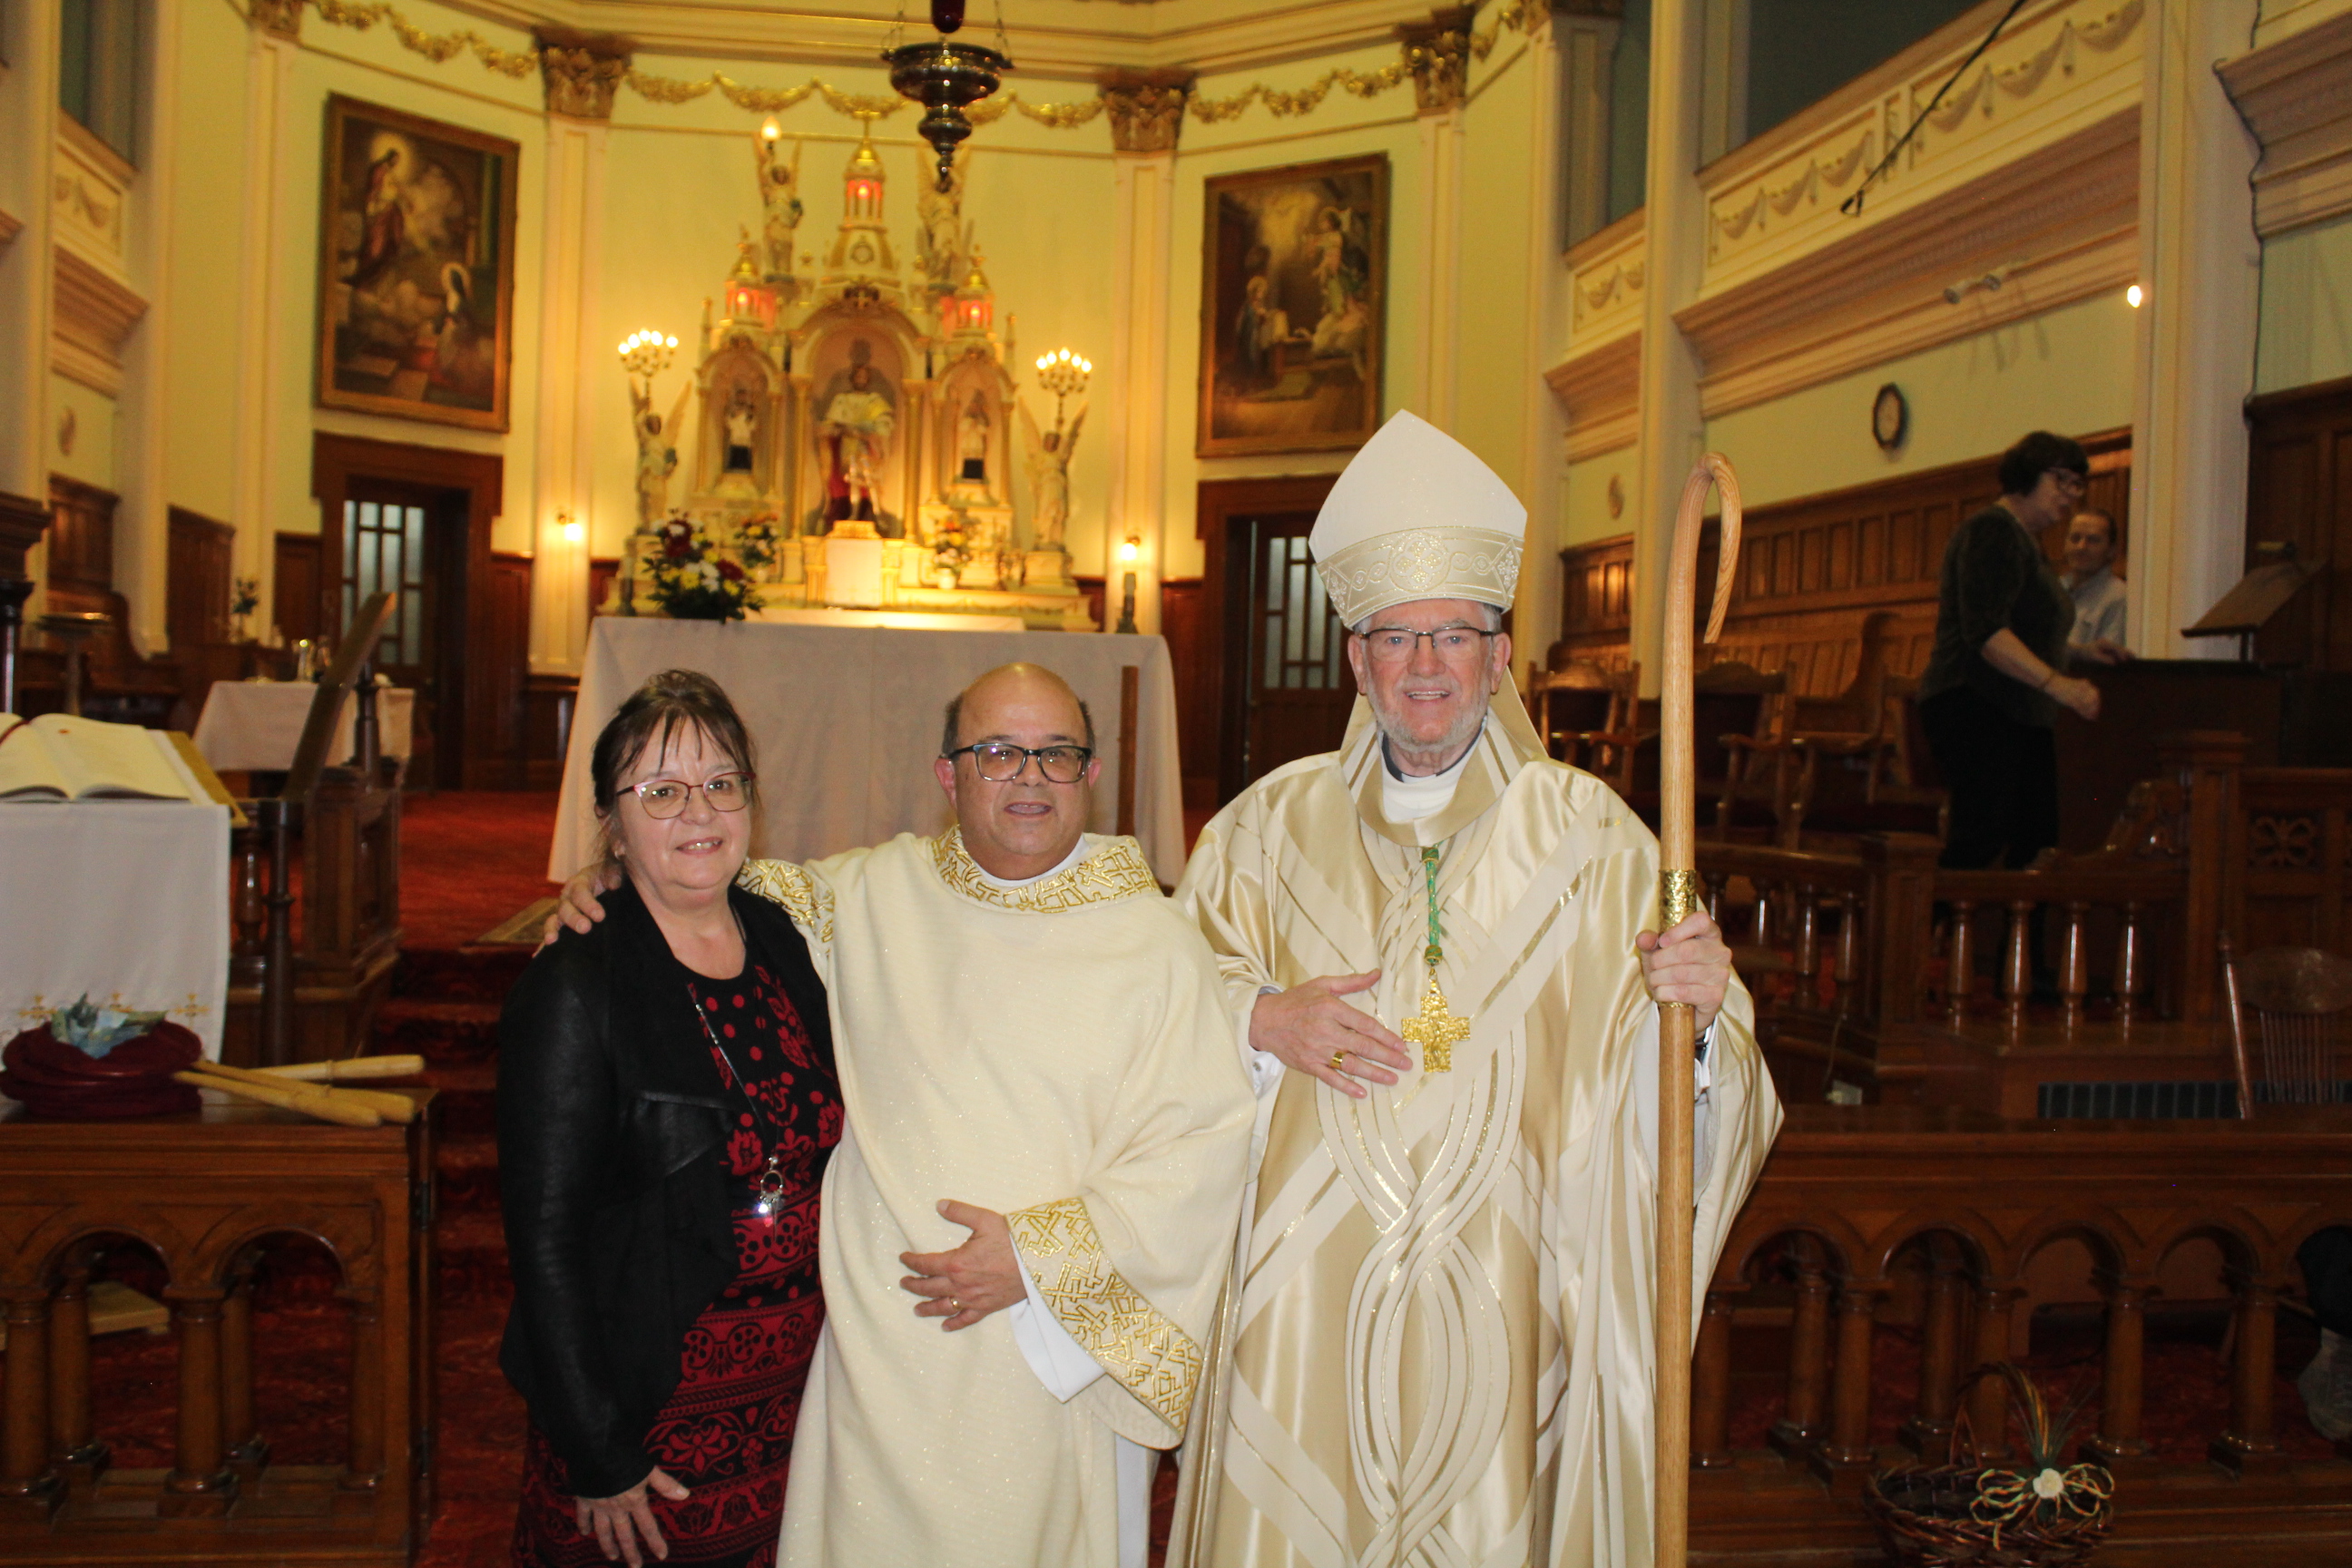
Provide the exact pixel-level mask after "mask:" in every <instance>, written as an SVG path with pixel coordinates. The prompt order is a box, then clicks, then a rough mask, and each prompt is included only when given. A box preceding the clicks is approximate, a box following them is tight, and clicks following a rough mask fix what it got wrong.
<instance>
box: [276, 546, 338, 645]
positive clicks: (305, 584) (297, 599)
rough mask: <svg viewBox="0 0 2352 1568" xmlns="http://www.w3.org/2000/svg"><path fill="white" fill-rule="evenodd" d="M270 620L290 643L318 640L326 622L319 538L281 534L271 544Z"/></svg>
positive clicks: (280, 634) (279, 633)
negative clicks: (321, 582)
mask: <svg viewBox="0 0 2352 1568" xmlns="http://www.w3.org/2000/svg"><path fill="white" fill-rule="evenodd" d="M269 580H270V589H269V619H270V624H271V625H272V626H276V627H277V628H278V635H279V636H280V637H283V638H284V639H285V640H286V641H287V642H288V643H289V644H291V643H293V642H295V641H296V640H298V639H299V638H301V637H317V636H318V635H319V634H320V629H321V628H322V627H323V626H324V625H325V623H324V622H323V621H322V620H321V618H320V605H322V604H323V603H324V598H323V595H324V593H325V590H324V589H323V588H322V587H321V586H320V583H319V536H318V535H317V534H315V533H281V534H279V535H278V536H277V538H276V539H275V540H274V541H272V542H271V551H270V574H269Z"/></svg>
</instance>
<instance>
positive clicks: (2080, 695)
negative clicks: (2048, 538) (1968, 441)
mask: <svg viewBox="0 0 2352 1568" xmlns="http://www.w3.org/2000/svg"><path fill="white" fill-rule="evenodd" d="M2090 475H2091V461H2090V458H2088V457H2086V456H2085V455H2084V451H2083V448H2082V447H2081V445H2080V444H2079V443H2076V442H2074V441H2070V440H2068V439H2067V438H2066V437H2063V436H2053V435H2051V434H2050V433H2048V432H2047V431H2042V430H2037V431H2035V432H2034V433H2033V434H2032V435H2031V436H2028V437H2025V438H2024V439H2023V440H2021V441H2020V442H2018V444H2017V445H2016V446H2014V447H2011V448H2010V449H2009V450H2008V451H2007V452H2005V453H2003V454H2002V455H2001V459H2000V489H2001V496H2000V500H1997V501H1995V502H1993V504H1992V505H1990V506H1989V507H1987V508H1985V509H1984V510H1982V511H1979V512H1977V513H1976V514H1974V515H1973V516H1971V517H1969V519H1968V520H1967V521H1964V522H1962V523H1961V524H1960V525H1959V527H1958V528H1956V529H1954V530H1953V531H1952V538H1951V542H1950V543H1949V544H1948V545H1946V546H1945V547H1944V569H1943V576H1942V580H1941V582H1940V584H1938V587H1937V609H1936V646H1935V650H1934V651H1933V652H1932V653H1930V654H1929V655H1928V658H1927V670H1926V671H1925V673H1923V674H1922V675H1921V676H1920V678H1919V723H1920V727H1921V728H1922V729H1924V730H1926V731H1927V745H1928V749H1929V750H1930V751H1932V752H1934V753H1935V756H1936V766H1937V769H1938V770H1940V771H1941V772H1942V773H1943V775H1944V784H1945V786H1946V787H1947V788H1948V789H1949V790H1950V791H1951V795H1952V820H1951V827H1950V830H1949V831H1948V833H1947V834H1946V835H1945V837H1944V854H1943V858H1942V860H1941V861H1940V864H1942V865H1945V866H1948V867H1951V868H1955V869H1958V870H1967V871H1974V870H1980V869H1982V868H1985V867H1988V866H1991V865H1994V864H1996V863H1998V864H2000V865H2004V866H2007V867H2010V868H2012V869H2014V868H2019V867H2022V866H2027V865H2031V864H2032V861H2033V858H2034V857H2036V856H2037V855H2039V854H2041V853H2042V850H2044V849H2046V848H2048V847H2050V846H2052V845H2053V844H2055V843H2057V842H2058V748H2057V742H2056V735H2055V732H2054V731H2053V729H2052V726H2053V724H2054V723H2055V722H2056V721H2057V717H2058V710H2059V709H2060V708H2061V707H2064V708H2067V709H2069V710H2073V711H2074V712H2075V713H2079V714H2080V715H2082V716H2083V717H2084V718H2085V719H2096V718H2097V717H2098V716H2099V689H2098V688H2097V687H2095V686H2094V685H2092V684H2091V683H2090V682H2089V681H2087V680H2084V679H2080V678H2079V677H2076V676H2072V675H2069V674H2067V673H2066V662H2067V654H2066V639H2067V637H2068V635H2069V634H2071V633H2072V632H2073V631H2074V598H2073V596H2072V595H2069V594H2068V593H2067V592H2066V589H2065V586H2064V584H2061V583H2060V582H2059V581H2058V574H2056V573H2055V572H2053V570H2051V566H2050V562H2049V558H2048V557H2047V556H2045V555H2043V554H2042V543H2041V534H2042V531H2043V530H2045V529H2048V528H2052V527H2056V528H2061V529H2063V528H2064V527H2065V526H2066V522H2067V520H2068V519H2070V518H2072V517H2073V516H2074V509H2075V507H2076V506H2078V505H2079V504H2081V502H2082V500H2083V492H2084V489H2085V488H2086V487H2087V486H2088V484H2089V481H2090Z"/></svg>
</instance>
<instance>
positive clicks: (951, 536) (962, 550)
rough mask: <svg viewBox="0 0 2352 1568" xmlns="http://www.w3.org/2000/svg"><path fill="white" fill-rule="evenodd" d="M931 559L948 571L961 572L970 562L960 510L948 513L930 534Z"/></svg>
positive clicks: (969, 549) (968, 544) (969, 551)
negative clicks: (946, 519) (937, 530)
mask: <svg viewBox="0 0 2352 1568" xmlns="http://www.w3.org/2000/svg"><path fill="white" fill-rule="evenodd" d="M931 560H932V562H933V563H935V564H937V565H939V566H942V567H944V568H946V569H947V570H948V571H950V572H961V571H962V570H963V569H964V568H965V567H966V566H968V565H970V564H971V544H970V542H968V541H966V540H965V538H964V533H963V514H962V513H961V512H953V513H950V515H949V520H948V521H946V522H944V523H942V524H940V531H939V532H937V533H936V534H934V535H932V536H931Z"/></svg>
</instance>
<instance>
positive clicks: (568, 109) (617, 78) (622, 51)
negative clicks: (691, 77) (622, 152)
mask: <svg viewBox="0 0 2352 1568" xmlns="http://www.w3.org/2000/svg"><path fill="white" fill-rule="evenodd" d="M532 36H533V37H535V38H537V39H538V41H539V69H540V75H541V78H542V79H544V80H545V82H546V84H547V111H548V112H549V113H550V114H568V115H570V116H572V118H573V119H575V120H610V119H612V118H613V94H614V90H615V89H618V88H619V87H620V85H621V79H622V78H623V77H625V76H626V75H627V74H628V71H629V60H630V58H631V57H633V56H634V55H635V53H636V49H637V45H636V40H635V39H634V38H626V37H622V36H621V35H620V34H618V33H583V32H580V31H578V30H576V29H574V28H571V27H538V28H535V29H533V31H532Z"/></svg>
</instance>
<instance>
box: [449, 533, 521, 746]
mask: <svg viewBox="0 0 2352 1568" xmlns="http://www.w3.org/2000/svg"><path fill="white" fill-rule="evenodd" d="M530 564H531V563H530V556H528V555H509V554H505V553H502V552H501V553H494V554H493V555H491V557H490V572H489V582H488V590H489V591H488V594H486V595H483V597H484V598H486V599H488V616H487V618H486V620H485V618H484V617H479V616H478V617H474V625H473V626H472V628H471V629H472V630H473V631H474V634H475V635H474V636H473V637H470V638H469V639H468V642H469V644H470V646H469V647H467V654H466V768H465V779H466V787H467V789H528V788H530V767H529V763H527V761H526V759H525V755H524V747H523V732H524V719H523V707H524V699H523V685H524V679H523V678H524V675H525V674H526V672H527V671H528V669H529V668H530Z"/></svg>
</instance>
